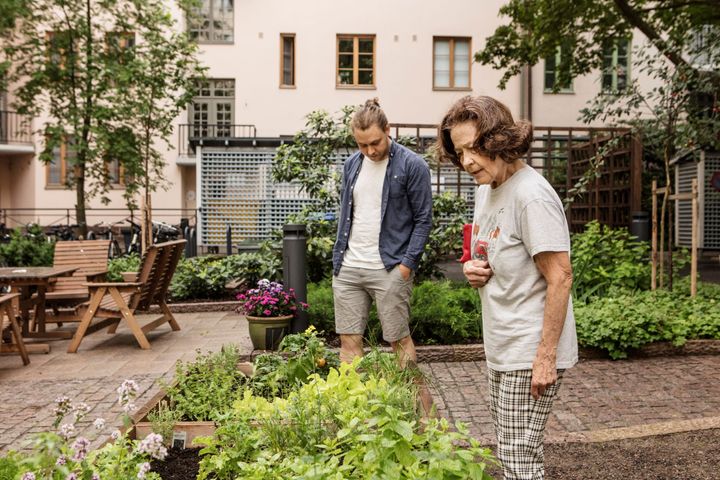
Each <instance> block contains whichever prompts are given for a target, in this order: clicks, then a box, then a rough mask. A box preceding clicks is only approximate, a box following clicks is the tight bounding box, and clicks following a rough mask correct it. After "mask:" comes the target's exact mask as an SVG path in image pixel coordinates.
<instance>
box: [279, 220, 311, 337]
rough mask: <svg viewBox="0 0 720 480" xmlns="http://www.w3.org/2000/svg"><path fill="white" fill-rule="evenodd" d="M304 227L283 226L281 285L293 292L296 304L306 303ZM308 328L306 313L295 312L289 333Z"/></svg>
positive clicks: (299, 225) (295, 225)
mask: <svg viewBox="0 0 720 480" xmlns="http://www.w3.org/2000/svg"><path fill="white" fill-rule="evenodd" d="M305 232H306V229H305V225H302V224H288V225H284V226H283V284H284V285H285V288H287V289H291V288H292V289H293V290H295V297H296V298H297V300H298V302H307V276H306V274H305V271H306V267H305V260H306V259H305V249H306V238H305ZM307 328H308V314H307V312H297V314H296V315H295V318H294V319H293V322H292V325H291V326H290V331H291V332H292V333H300V332H304V331H305V330H307Z"/></svg>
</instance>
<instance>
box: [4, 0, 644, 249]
mask: <svg viewBox="0 0 720 480" xmlns="http://www.w3.org/2000/svg"><path fill="white" fill-rule="evenodd" d="M503 3H504V2H503V1H501V0H484V1H483V2H476V1H473V0H456V1H453V2H450V3H449V4H448V3H442V2H429V1H420V2H418V1H416V0H394V1H392V2H384V1H380V0H366V1H364V2H357V1H350V0H298V1H280V0H203V7H202V11H201V14H200V17H199V19H198V20H197V21H195V22H192V23H188V21H187V19H185V18H182V16H181V15H180V14H179V10H178V9H177V7H176V6H175V5H174V2H171V4H170V5H171V8H172V9H173V12H174V14H175V15H176V16H177V17H178V20H179V28H184V29H187V30H188V31H189V32H190V34H191V35H192V36H193V37H194V38H196V39H197V41H198V43H199V45H200V54H199V55H200V59H201V62H202V63H203V64H204V65H205V66H207V67H208V71H207V80H206V81H205V82H203V83H202V84H201V85H200V88H199V90H198V94H197V97H196V98H195V99H194V101H193V102H192V104H191V105H190V107H189V108H188V110H187V111H186V112H185V113H183V114H182V115H180V116H179V117H178V118H177V119H176V121H175V142H174V143H175V145H174V146H175V148H174V149H168V150H167V152H166V154H165V161H166V163H167V165H166V168H165V179H166V180H167V181H168V182H169V184H170V185H171V188H169V189H168V190H166V191H159V192H157V193H155V194H154V195H153V208H154V209H156V213H155V217H156V218H160V219H164V220H166V221H170V222H172V223H177V222H178V221H179V217H193V216H194V214H193V212H194V211H195V210H196V209H198V208H202V207H203V198H207V196H208V195H210V196H215V197H217V196H218V195H223V194H225V193H223V192H227V191H229V190H232V189H234V190H236V191H240V190H243V189H246V188H247V187H248V186H249V185H250V184H252V185H253V186H257V185H258V184H263V183H266V182H267V172H264V173H262V174H261V175H259V176H258V174H257V170H258V169H259V168H261V167H262V168H265V170H267V168H266V167H267V161H268V159H271V158H272V152H273V151H274V148H275V147H276V146H277V144H279V143H280V142H281V141H283V139H287V138H288V137H289V136H292V135H293V134H294V133H295V132H296V131H297V130H298V129H300V128H302V127H303V126H304V124H305V118H304V117H305V115H307V114H308V113H309V112H311V111H313V110H317V109H324V110H326V111H329V112H336V111H338V110H339V109H340V108H341V107H343V106H344V105H350V104H360V103H363V102H364V101H365V100H366V99H368V98H371V97H378V98H379V99H380V102H381V104H382V106H383V108H384V109H385V111H386V113H387V115H388V117H389V119H390V121H391V122H392V123H404V124H427V125H434V124H436V123H437V122H439V120H440V119H441V117H442V115H443V113H444V112H445V111H446V109H447V108H448V106H449V105H450V104H451V103H452V102H453V101H454V100H456V99H457V98H459V97H461V96H464V95H468V94H471V95H491V96H494V97H496V98H498V99H499V100H501V101H503V102H504V103H506V104H507V105H508V106H509V107H510V109H511V110H512V112H513V114H514V115H515V116H516V117H517V118H528V119H530V120H532V121H533V123H534V124H536V125H545V126H562V127H573V126H577V127H580V126H581V124H580V122H579V120H578V116H579V111H580V109H581V108H582V107H583V106H584V105H585V104H586V102H587V101H588V100H589V99H591V98H592V97H594V96H595V95H596V94H597V93H598V92H599V91H601V90H602V89H615V88H622V86H623V84H624V83H627V81H628V78H629V76H630V75H632V74H633V72H631V69H630V49H631V45H630V43H629V41H628V42H625V43H623V42H619V43H618V44H617V45H615V46H613V47H612V48H609V49H608V51H607V53H606V65H607V68H606V69H605V70H604V71H603V72H597V73H596V74H591V75H587V76H584V77H580V78H576V79H575V80H574V81H573V82H572V84H570V85H564V86H563V88H562V89H561V90H560V92H559V93H552V87H553V86H554V82H555V76H556V71H555V66H556V65H557V63H558V61H559V55H561V52H558V57H557V58H549V59H546V60H545V61H544V62H540V63H539V64H537V65H535V66H533V67H532V68H529V69H527V71H526V72H524V73H523V74H522V75H521V76H519V77H516V78H513V79H512V80H511V81H510V82H509V83H508V85H507V88H505V89H504V90H499V89H498V87H497V85H498V82H499V80H500V77H501V72H498V71H495V70H493V69H492V68H490V67H487V66H481V65H479V64H477V63H475V62H473V53H474V52H476V51H477V50H479V49H481V48H482V47H483V46H484V43H485V39H486V38H487V37H488V36H490V35H491V34H492V33H493V32H494V30H495V29H496V28H497V27H498V26H500V25H501V24H502V23H503V22H504V20H503V19H502V18H500V17H499V13H498V12H499V9H500V7H501V6H502V4H503ZM633 41H635V40H633ZM12 101H13V96H12V89H10V91H9V92H7V93H4V94H2V96H1V97H0V210H4V211H5V212H12V217H13V219H14V220H15V222H14V223H16V224H17V223H20V222H29V221H40V223H43V224H48V223H52V222H57V221H58V220H59V219H62V217H64V215H65V213H64V212H63V211H61V210H62V209H67V215H70V216H71V215H72V214H73V212H72V209H73V206H74V202H75V195H74V192H72V191H69V190H67V189H65V187H64V178H65V176H66V175H67V174H68V172H69V171H70V170H71V167H70V165H71V164H72V152H71V150H70V149H66V148H61V149H58V151H57V152H56V155H55V161H54V162H53V164H52V165H50V166H45V165H43V164H41V163H40V162H39V161H38V158H37V156H38V152H39V151H40V149H41V148H40V146H41V144H40V142H41V141H42V139H41V138H38V136H37V135H31V134H29V131H28V128H27V126H26V124H25V123H23V122H24V121H26V120H30V121H31V123H32V129H33V130H37V129H39V128H40V127H41V125H42V123H43V122H44V119H43V118H35V119H23V118H20V117H19V116H18V115H17V114H15V113H13V111H12ZM204 139H214V140H218V139H219V140H220V142H217V141H216V142H214V143H212V144H211V143H209V142H204V141H203V140H204ZM238 139H244V140H245V141H235V140H238ZM206 145H208V146H206ZM209 145H212V146H209ZM210 153H212V154H213V155H214V156H210V157H208V159H209V161H210V163H211V164H212V163H213V162H215V164H217V163H218V162H219V163H221V164H223V165H225V167H227V165H231V167H232V165H234V164H236V163H237V162H243V161H247V160H248V159H251V160H252V161H250V163H247V164H246V166H245V167H242V168H241V169H239V170H238V169H235V170H233V168H230V169H229V170H227V172H228V175H226V176H227V177H228V178H229V177H232V176H233V175H234V177H233V178H235V180H234V181H232V180H228V182H229V183H228V182H226V183H227V184H224V185H223V187H222V189H221V190H222V192H221V193H218V192H217V191H215V190H217V189H215V190H213V188H214V185H215V184H214V183H213V182H214V181H215V180H213V179H212V178H210V179H208V178H207V176H205V177H206V178H205V182H203V180H202V178H201V177H202V174H201V170H202V163H203V158H204V155H208V154H210ZM253 159H254V160H253ZM253 162H255V163H253ZM263 165H265V167H263ZM225 167H223V168H225ZM113 168H116V167H113ZM250 170H253V171H255V172H254V174H253V175H254V176H253V175H250V174H249V172H250ZM215 173H217V171H216V172H215ZM114 175H115V177H116V179H117V182H116V185H115V186H114V187H113V190H112V191H111V192H110V193H109V197H110V199H111V204H110V205H109V206H103V205H101V204H100V202H99V200H97V199H93V200H91V201H90V205H89V207H90V208H91V210H90V213H89V216H88V223H89V224H91V225H92V224H93V223H94V222H95V221H100V220H104V221H110V220H113V219H118V218H122V217H123V216H126V215H127V212H123V211H122V209H123V208H124V200H123V199H122V192H123V185H122V179H121V175H120V173H119V171H118V172H117V173H116V174H114ZM221 176H222V175H221ZM225 180H227V179H225ZM210 190H213V191H210ZM276 193H277V192H276ZM296 193H297V189H292V188H291V189H285V193H284V194H283V193H282V192H281V194H280V197H282V198H286V199H290V198H289V197H293V196H294V195H295V194H296ZM228 198H229V199H228V200H227V201H226V204H228V203H229V205H228V208H230V209H232V207H233V205H232V203H233V202H236V201H237V200H233V199H232V197H228ZM238 198H239V197H238ZM258 202H259V204H262V203H263V201H262V199H260V200H259V201H258ZM258 202H256V203H258ZM281 203H282V202H281ZM260 206H261V205H260ZM260 206H258V208H260ZM108 207H110V208H117V209H118V211H117V212H108V211H102V210H96V214H93V210H92V209H101V208H108ZM19 208H27V209H33V210H32V211H28V212H27V213H26V212H23V211H20V210H18V209H19ZM49 208H54V209H59V210H53V211H47V210H45V209H49ZM253 208H254V207H253ZM253 208H251V209H250V210H251V211H252V213H251V215H254V216H255V217H257V216H258V215H261V214H262V213H261V212H260V211H259V210H258V208H254V209H253ZM164 209H166V210H164ZM181 209H184V210H183V211H181ZM291 210H292V209H291ZM283 211H284V210H282V208H281V209H280V214H282V212H283ZM288 211H290V210H288ZM201 215H202V214H201ZM0 221H2V219H0ZM63 221H64V220H63ZM223 221H224V220H222V219H221V220H219V222H220V223H221V224H222V223H223ZM7 223H8V224H9V225H12V224H13V222H7ZM225 223H227V219H226V220H225ZM206 241H209V240H208V238H206ZM210 243H212V242H210Z"/></svg>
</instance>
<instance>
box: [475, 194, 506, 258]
mask: <svg viewBox="0 0 720 480" xmlns="http://www.w3.org/2000/svg"><path fill="white" fill-rule="evenodd" d="M503 213H505V208H504V207H503V208H501V209H500V210H498V211H497V212H495V213H494V214H493V215H492V216H490V220H489V221H486V222H483V225H479V224H475V225H474V226H473V237H474V238H473V244H472V254H473V259H475V260H486V261H489V260H490V257H491V256H492V254H493V253H494V252H495V246H496V244H497V241H498V238H500V232H501V229H500V217H501V216H502V214H503ZM481 218H482V216H481ZM481 230H482V233H481Z"/></svg>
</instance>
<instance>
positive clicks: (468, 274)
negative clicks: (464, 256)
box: [463, 260, 493, 288]
mask: <svg viewBox="0 0 720 480" xmlns="http://www.w3.org/2000/svg"><path fill="white" fill-rule="evenodd" d="M463 274H464V275H465V278H467V279H468V282H470V286H472V287H473V288H482V287H484V286H485V285H487V283H488V282H489V281H490V277H492V275H493V271H492V268H490V263H488V261H487V260H469V261H467V262H465V263H463Z"/></svg>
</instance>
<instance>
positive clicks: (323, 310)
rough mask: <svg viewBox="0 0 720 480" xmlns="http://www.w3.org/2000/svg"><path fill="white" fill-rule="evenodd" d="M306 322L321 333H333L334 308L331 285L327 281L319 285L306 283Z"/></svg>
mask: <svg viewBox="0 0 720 480" xmlns="http://www.w3.org/2000/svg"><path fill="white" fill-rule="evenodd" d="M307 299H308V321H309V323H310V325H314V326H315V328H317V329H318V330H319V331H321V332H326V333H328V332H334V331H335V306H334V300H333V291H332V283H331V281H330V280H329V279H327V280H323V281H322V282H320V283H308V286H307Z"/></svg>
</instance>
